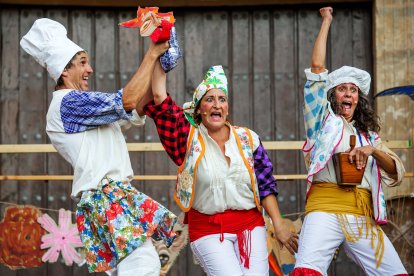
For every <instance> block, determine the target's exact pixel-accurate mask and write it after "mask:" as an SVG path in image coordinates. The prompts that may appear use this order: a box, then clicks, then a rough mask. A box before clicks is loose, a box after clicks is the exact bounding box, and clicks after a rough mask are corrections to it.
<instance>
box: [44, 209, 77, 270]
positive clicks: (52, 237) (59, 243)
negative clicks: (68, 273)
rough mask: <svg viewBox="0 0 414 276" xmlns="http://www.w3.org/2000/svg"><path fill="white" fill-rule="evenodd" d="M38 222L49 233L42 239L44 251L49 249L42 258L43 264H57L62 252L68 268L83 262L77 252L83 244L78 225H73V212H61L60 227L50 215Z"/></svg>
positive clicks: (61, 210)
mask: <svg viewBox="0 0 414 276" xmlns="http://www.w3.org/2000/svg"><path fill="white" fill-rule="evenodd" d="M37 222H38V223H40V225H41V226H42V227H43V228H44V229H46V230H47V231H48V232H49V233H48V234H45V235H44V236H43V237H42V244H41V246H40V248H42V249H45V248H49V250H48V251H47V252H46V253H45V254H44V255H43V257H42V261H43V262H47V261H49V262H51V263H54V262H56V261H57V259H58V257H59V253H60V252H62V257H63V259H64V260H65V264H66V265H68V266H70V265H72V264H73V262H75V263H80V262H82V258H81V256H80V254H79V253H78V252H77V251H76V250H75V248H77V247H82V242H81V239H80V237H79V233H78V228H77V226H76V224H72V218H71V211H65V210H64V209H60V210H59V225H56V223H55V221H54V220H53V219H52V218H51V217H50V216H49V215H48V214H44V215H42V216H41V217H39V218H38V219H37Z"/></svg>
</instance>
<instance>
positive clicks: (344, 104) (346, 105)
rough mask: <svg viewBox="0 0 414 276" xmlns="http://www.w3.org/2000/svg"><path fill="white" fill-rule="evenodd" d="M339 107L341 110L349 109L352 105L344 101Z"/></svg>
mask: <svg viewBox="0 0 414 276" xmlns="http://www.w3.org/2000/svg"><path fill="white" fill-rule="evenodd" d="M341 107H342V108H343V109H350V108H351V107H352V103H351V102H348V101H344V102H342V104H341Z"/></svg>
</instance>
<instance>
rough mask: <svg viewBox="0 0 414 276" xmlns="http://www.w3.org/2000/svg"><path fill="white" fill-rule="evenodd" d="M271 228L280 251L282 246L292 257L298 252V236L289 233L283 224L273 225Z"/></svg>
mask: <svg viewBox="0 0 414 276" xmlns="http://www.w3.org/2000/svg"><path fill="white" fill-rule="evenodd" d="M273 227H274V229H275V235H276V238H277V240H278V242H279V246H280V249H282V248H283V246H284V247H286V249H287V250H288V251H289V252H290V254H292V255H293V254H295V252H298V239H299V237H298V235H297V234H296V233H293V232H292V231H290V230H289V228H288V227H287V226H286V225H285V224H284V223H281V224H279V225H273Z"/></svg>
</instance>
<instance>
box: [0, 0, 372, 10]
mask: <svg viewBox="0 0 414 276" xmlns="http://www.w3.org/2000/svg"><path fill="white" fill-rule="evenodd" d="M355 2H359V3H360V2H372V0H331V1H330V3H355ZM320 3H326V0H254V1H252V0H174V1H166V0H141V1H139V3H138V1H136V0H117V1H115V0H89V1H84V0H70V1H69V0H0V4H9V5H45V6H79V7H134V8H136V7H137V6H138V4H139V5H140V6H141V7H145V6H156V7H169V8H173V7H223V6H263V5H286V4H320Z"/></svg>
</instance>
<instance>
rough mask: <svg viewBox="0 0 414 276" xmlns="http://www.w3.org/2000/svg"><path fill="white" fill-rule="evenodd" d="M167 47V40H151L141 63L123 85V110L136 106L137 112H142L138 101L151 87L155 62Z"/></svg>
mask: <svg viewBox="0 0 414 276" xmlns="http://www.w3.org/2000/svg"><path fill="white" fill-rule="evenodd" d="M168 47H169V45H168V41H166V42H162V43H157V44H154V43H153V42H151V44H150V46H149V48H148V50H147V53H146V54H145V56H144V59H143V61H142V63H141V65H140V66H139V68H138V70H137V71H136V72H135V74H134V76H133V77H132V78H131V80H130V81H129V82H128V83H127V85H126V86H125V87H124V95H123V97H122V103H123V106H124V109H125V110H127V111H130V110H132V109H135V108H137V107H138V109H137V111H138V113H140V112H142V110H139V107H140V105H139V103H140V102H141V100H142V99H143V97H144V96H145V95H146V93H147V91H148V89H151V80H152V75H153V72H154V68H155V64H156V63H157V61H158V58H159V57H160V56H161V55H162V54H163V53H164V52H165V51H166V50H167V49H168Z"/></svg>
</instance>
